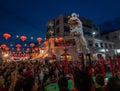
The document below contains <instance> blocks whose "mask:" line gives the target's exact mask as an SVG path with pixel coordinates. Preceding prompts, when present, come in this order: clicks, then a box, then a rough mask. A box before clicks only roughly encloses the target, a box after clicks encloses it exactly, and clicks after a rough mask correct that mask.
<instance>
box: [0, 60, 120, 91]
mask: <svg viewBox="0 0 120 91" xmlns="http://www.w3.org/2000/svg"><path fill="white" fill-rule="evenodd" d="M95 67H96V66H95ZM98 68H99V67H98ZM98 68H97V70H96V68H94V67H93V68H92V69H91V68H89V67H86V68H84V69H82V66H81V63H80V62H73V63H72V62H71V63H69V65H68V73H66V66H65V65H64V64H60V63H57V62H53V63H47V64H46V63H42V62H41V61H40V60H36V61H34V62H32V61H26V62H24V61H20V62H0V91H51V90H45V87H46V86H48V85H49V84H53V83H56V84H57V85H58V87H59V89H58V90H56V91H120V71H119V70H118V71H117V72H116V73H115V75H114V76H111V77H110V78H107V77H105V76H103V75H102V72H101V71H98ZM93 69H94V74H92V75H91V71H90V70H93ZM68 80H71V81H72V88H71V89H69V88H68V85H69V83H68Z"/></svg>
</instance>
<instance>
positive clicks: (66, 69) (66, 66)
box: [64, 47, 68, 74]
mask: <svg viewBox="0 0 120 91" xmlns="http://www.w3.org/2000/svg"><path fill="white" fill-rule="evenodd" d="M64 52H65V73H66V74H68V59H67V49H66V47H65V49H64Z"/></svg>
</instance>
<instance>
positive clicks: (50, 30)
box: [46, 15, 114, 60]
mask: <svg viewBox="0 0 120 91" xmlns="http://www.w3.org/2000/svg"><path fill="white" fill-rule="evenodd" d="M80 20H81V21H82V25H83V32H84V36H85V38H86V40H87V43H88V48H89V49H90V55H91V59H93V60H97V59H98V56H99V54H102V55H103V56H104V57H105V58H108V57H109V56H112V55H114V43H113V42H110V41H107V40H103V39H98V37H99V28H98V26H97V25H96V24H94V23H93V22H92V21H91V20H90V19H87V18H84V17H80ZM46 27H47V30H46V38H47V39H49V38H50V37H54V38H57V37H63V38H64V43H65V44H72V45H70V46H67V47H66V46H62V47H59V46H58V45H56V43H55V42H54V44H53V45H54V47H53V48H50V49H52V50H54V52H53V54H56V56H57V58H60V59H61V57H62V55H64V48H67V54H68V56H69V60H79V54H78V53H77V51H76V48H77V47H76V44H75V40H74V38H73V37H71V35H70V28H69V26H68V16H67V15H59V16H58V17H57V18H55V19H53V20H49V21H48V22H47V23H46ZM62 43H63V42H62ZM58 44H59V43H58ZM85 54H86V53H85ZM84 58H85V60H87V58H86V56H84Z"/></svg>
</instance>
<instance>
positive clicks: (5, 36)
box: [3, 33, 11, 39]
mask: <svg viewBox="0 0 120 91" xmlns="http://www.w3.org/2000/svg"><path fill="white" fill-rule="evenodd" d="M3 37H4V38H5V39H9V38H10V37H11V35H10V34H9V33H4V34H3Z"/></svg>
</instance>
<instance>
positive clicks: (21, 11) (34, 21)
mask: <svg viewBox="0 0 120 91" xmlns="http://www.w3.org/2000/svg"><path fill="white" fill-rule="evenodd" d="M119 4H120V0H0V40H1V41H0V44H2V43H11V44H14V45H15V44H16V43H21V42H22V41H20V40H19V39H18V38H16V35H19V36H21V35H25V36H27V37H28V39H27V41H28V42H34V41H36V38H37V37H39V36H40V37H42V38H44V34H45V30H46V27H45V24H46V22H47V21H48V20H50V19H54V18H55V17H57V16H58V15H59V14H71V13H73V12H75V13H78V14H79V15H80V16H83V17H86V18H89V19H91V20H92V21H93V22H94V23H96V24H101V23H103V22H105V21H109V20H112V19H113V18H115V17H117V16H120V8H119ZM6 32H8V33H10V34H11V36H12V37H11V38H10V39H9V40H5V39H4V38H3V37H2V34H3V33H6ZM30 37H34V39H33V40H31V39H30ZM22 43H23V44H24V42H22Z"/></svg>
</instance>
